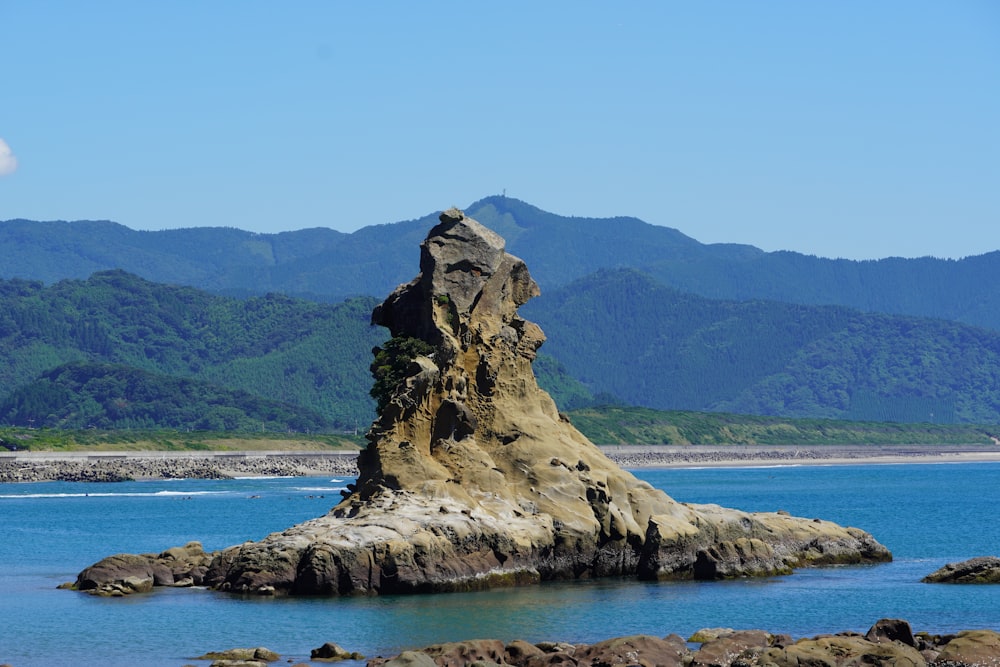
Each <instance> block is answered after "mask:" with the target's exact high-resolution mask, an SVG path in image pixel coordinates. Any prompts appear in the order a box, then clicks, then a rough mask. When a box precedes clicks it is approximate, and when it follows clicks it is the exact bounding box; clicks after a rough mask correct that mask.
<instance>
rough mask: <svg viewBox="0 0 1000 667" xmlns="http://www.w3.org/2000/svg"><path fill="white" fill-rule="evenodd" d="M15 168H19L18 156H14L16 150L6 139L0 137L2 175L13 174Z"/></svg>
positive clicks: (0, 167)
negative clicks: (13, 149) (12, 148)
mask: <svg viewBox="0 0 1000 667" xmlns="http://www.w3.org/2000/svg"><path fill="white" fill-rule="evenodd" d="M15 169H17V158H16V157H14V151H12V150H11V149H10V146H8V145H7V142H6V141H4V140H3V139H0V176H6V175H7V174H13V173H14V170H15Z"/></svg>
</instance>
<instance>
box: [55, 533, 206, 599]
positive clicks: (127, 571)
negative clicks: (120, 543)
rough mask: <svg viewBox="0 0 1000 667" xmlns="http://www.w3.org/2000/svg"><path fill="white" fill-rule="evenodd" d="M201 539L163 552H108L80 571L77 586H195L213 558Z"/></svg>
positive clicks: (100, 591)
mask: <svg viewBox="0 0 1000 667" xmlns="http://www.w3.org/2000/svg"><path fill="white" fill-rule="evenodd" d="M211 559H212V554H209V553H206V552H205V550H204V549H203V548H202V546H201V543H200V542H189V543H188V544H186V545H185V546H183V547H174V548H172V549H168V550H167V551H164V552H163V553H161V554H138V555H136V554H116V555H114V556H108V557H107V558H104V559H102V560H100V561H98V562H97V563H95V564H94V565H91V566H90V567H88V568H86V569H85V570H83V571H82V572H80V574H79V575H77V578H76V583H75V584H74V588H76V589H77V590H80V591H85V592H88V593H91V594H94V595H113V596H120V595H128V594H131V593H147V592H149V591H151V590H152V589H153V586H154V585H155V586H193V585H196V584H198V583H200V582H201V581H202V579H203V577H204V572H205V570H206V569H207V566H208V564H209V563H210V562H211Z"/></svg>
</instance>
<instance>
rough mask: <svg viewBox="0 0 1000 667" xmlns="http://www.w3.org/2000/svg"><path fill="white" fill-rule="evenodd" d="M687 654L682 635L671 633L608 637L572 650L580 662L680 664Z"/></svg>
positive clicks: (665, 665)
mask: <svg viewBox="0 0 1000 667" xmlns="http://www.w3.org/2000/svg"><path fill="white" fill-rule="evenodd" d="M688 655H690V651H689V650H688V647H687V644H686V643H685V642H684V640H683V639H682V638H681V637H678V636H677V635H670V636H669V637H666V638H664V639H660V638H658V637H651V636H649V635H633V636H631V637H618V638H616V639H608V640H606V641H603V642H599V643H597V644H593V645H591V646H587V647H585V648H579V649H577V650H576V651H575V652H574V653H573V659H574V660H575V661H576V662H577V664H579V665H644V666H648V667H652V666H653V665H663V666H664V667H681V665H683V664H684V657H685V656H688Z"/></svg>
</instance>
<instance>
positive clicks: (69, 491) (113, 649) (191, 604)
mask: <svg viewBox="0 0 1000 667" xmlns="http://www.w3.org/2000/svg"><path fill="white" fill-rule="evenodd" d="M637 474H638V475H639V476H640V477H642V478H644V479H646V480H648V481H649V482H651V483H652V484H654V485H655V486H657V487H659V488H662V489H664V490H665V491H667V492H668V493H669V494H670V495H672V496H673V497H674V498H677V499H678V500H682V501H687V502H698V503H702V502H712V503H718V504H720V505H724V506H729V507H738V508H741V509H746V510H776V509H785V510H788V511H789V512H791V513H792V514H796V515H799V516H806V517H822V518H825V519H830V520H833V521H837V522H839V523H844V524H848V525H853V526H858V527H861V528H865V529H866V530H869V531H871V532H872V533H873V534H874V535H875V536H876V537H877V538H878V539H879V540H880V541H882V542H883V543H884V544H886V545H887V546H888V547H889V548H890V549H892V551H893V553H894V555H895V558H896V559H895V562H893V563H890V564H884V565H877V566H863V567H834V568H824V569H817V570H802V571H799V572H797V573H795V574H793V575H791V576H787V577H776V578H771V579H761V580H750V581H727V582H697V583H696V582H682V583H662V584H653V583H641V582H634V581H620V580H614V581H598V582H579V583H569V584H551V585H543V586H539V587H534V588H528V589H518V590H503V591H494V592H487V593H469V594H450V595H434V596H420V597H381V598H364V599H304V600H303V599H266V598H251V599H242V598H237V597H231V596H227V595H222V594H217V593H213V592H210V591H204V590H191V589H186V590H184V589H181V590H173V589H162V590H161V589H158V590H157V591H156V592H154V593H153V594H150V595H145V596H138V597H132V598H127V599H104V598H96V597H91V596H88V595H83V594H79V593H75V592H72V591H64V590H57V589H56V586H57V585H58V584H60V583H62V582H65V581H71V580H73V579H74V578H75V576H76V573H77V572H78V571H79V570H81V569H82V568H84V567H85V566H87V565H89V564H91V563H93V562H95V561H97V560H99V559H100V558H102V557H104V556H107V555H110V554H113V553H118V552H132V553H136V552H144V551H147V552H152V551H156V552H158V551H162V550H163V549H165V548H167V547H171V546H175V545H180V544H184V543H185V542H187V541H190V540H194V539H197V540H200V541H201V542H202V543H203V544H204V545H205V548H206V549H218V548H222V547H225V546H229V545H232V544H237V543H240V542H243V541H245V540H252V539H259V538H261V537H263V536H264V535H265V534H267V533H269V532H272V531H276V530H281V529H283V528H285V527H287V526H289V525H291V524H293V523H296V522H299V521H302V520H304V519H307V518H311V517H313V516H317V515H319V514H322V513H324V512H326V511H327V510H328V509H329V508H330V507H332V506H333V505H334V504H335V503H336V502H337V500H339V497H340V496H339V493H338V491H339V489H341V488H342V487H343V486H344V484H345V482H346V481H350V480H340V479H329V478H297V479H241V480H227V481H200V480H181V481H169V482H164V481H156V482H134V483H133V482H130V483H119V484H69V483H55V482H46V483H32V484H17V485H12V484H7V485H3V484H0V527H2V531H0V535H2V539H0V563H2V570H0V663H4V662H7V663H10V664H12V665H14V667H28V666H34V665H38V666H42V665H44V666H46V667H52V666H56V665H109V666H111V667H118V666H124V665H136V664H142V665H150V666H158V665H164V666H170V667H180V665H183V664H204V665H207V664H208V663H207V662H206V663H195V662H194V661H193V660H192V658H193V657H195V656H198V655H201V654H203V653H205V652H207V651H211V650H223V649H228V648H233V647H237V646H267V647H268V648H270V649H272V650H275V651H278V652H279V653H281V654H282V656H283V659H292V660H294V661H296V662H299V661H302V662H308V657H309V651H310V649H312V648H315V647H318V646H320V645H322V644H323V643H325V642H328V641H333V642H337V643H338V644H340V645H341V646H343V647H345V648H347V649H349V650H354V651H359V652H361V653H363V654H365V655H367V656H373V655H378V654H382V655H388V654H391V653H395V652H398V651H399V650H402V649H405V648H412V647H415V646H423V645H427V644H432V643H437V642H442V641H449V640H457V639H469V638H476V637H496V638H500V639H504V640H510V639H515V638H521V639H527V640H529V641H540V640H545V639H558V640H566V641H577V642H587V641H594V640H598V639H602V638H607V637H612V636H620V635H627V634H635V633H645V634H653V635H660V636H662V635H666V634H669V633H678V634H681V635H683V636H688V635H689V634H690V633H692V632H694V631H695V630H697V629H699V628H702V627H732V628H762V629H766V630H770V631H773V632H787V633H790V634H792V635H793V636H796V637H798V636H808V635H813V634H818V633H821V632H834V631H841V630H856V631H862V632H863V631H865V630H867V628H868V627H869V626H870V625H871V624H872V623H873V622H874V621H875V620H877V619H879V618H883V617H894V618H905V619H908V620H909V621H910V622H911V623H912V625H913V626H914V629H922V630H929V631H933V632H947V631H954V630H959V629H967V628H980V627H985V628H992V629H995V630H1000V586H981V587H968V586H943V585H936V586H932V585H928V584H921V583H919V580H920V578H921V577H922V576H924V575H925V574H928V573H929V572H932V571H933V570H935V569H937V568H938V567H940V566H941V565H943V564H944V563H946V562H949V561H956V560H962V559H965V558H969V557H972V556H980V555H996V554H997V553H998V552H1000V518H998V511H1000V503H998V500H1000V464H992V463H990V464H954V465H948V464H939V465H889V466H864V465H856V466H828V467H820V466H817V467H776V468H732V469H695V470H642V471H638V472H637Z"/></svg>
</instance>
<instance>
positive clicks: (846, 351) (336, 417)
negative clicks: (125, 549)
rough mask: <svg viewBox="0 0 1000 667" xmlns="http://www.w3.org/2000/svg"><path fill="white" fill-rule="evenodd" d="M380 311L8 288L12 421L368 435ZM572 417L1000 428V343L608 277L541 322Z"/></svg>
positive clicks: (65, 286) (920, 323) (547, 374)
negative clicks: (706, 413)
mask: <svg viewBox="0 0 1000 667" xmlns="http://www.w3.org/2000/svg"><path fill="white" fill-rule="evenodd" d="M374 304H375V300H374V299H371V298H357V299H351V300H348V301H345V302H343V303H339V304H320V303H315V302H310V301H306V300H300V299H293V298H290V297H287V296H282V295H273V294H272V295H267V296H263V297H254V298H250V299H246V300H240V299H234V298H228V297H221V296H216V295H211V294H208V293H206V292H202V291H199V290H196V289H194V288H189V287H177V286H170V285H161V284H157V283H152V282H149V281H146V280H143V279H141V278H138V277H137V276H133V275H131V274H127V273H125V272H122V271H110V272H102V273H97V274H95V275H94V276H92V277H91V278H89V279H87V280H66V281H60V282H58V283H56V284H54V285H51V286H48V287H46V286H44V285H43V284H42V283H40V282H30V281H24V280H9V281H0V388H2V392H0V423H8V424H19V425H30V424H33V425H36V426H73V427H86V426H89V425H91V424H93V425H95V426H98V427H116V426H117V427H121V426H131V427H143V428H157V427H165V426H169V427H174V428H212V429H222V428H225V429H245V428H248V427H249V426H254V427H256V425H257V424H258V423H262V425H263V426H264V427H266V428H290V429H294V430H318V429H319V430H321V429H333V430H352V431H353V430H354V429H361V430H364V429H365V428H367V426H368V425H369V424H370V422H371V419H372V418H373V416H374V411H373V406H374V403H373V401H372V399H371V397H370V396H369V393H368V392H369V388H370V387H371V386H372V378H371V375H370V372H369V365H370V364H371V363H372V348H373V347H374V346H376V345H380V344H382V342H383V341H384V340H385V338H386V337H387V335H388V334H387V332H386V331H385V330H384V329H382V328H380V327H372V326H371V325H370V324H369V319H370V315H371V309H372V307H373V306H374ZM522 313H523V314H524V315H525V317H528V318H529V319H532V320H534V321H536V322H538V323H539V324H540V325H541V326H542V328H543V329H544V330H545V332H546V334H547V336H548V342H547V343H546V344H545V346H544V347H543V348H542V350H541V352H542V354H541V355H540V356H539V358H538V360H537V361H536V363H535V370H536V373H537V375H538V376H539V383H540V384H541V385H542V386H543V387H544V388H545V389H547V390H548V391H550V392H552V394H553V397H554V398H555V399H556V401H557V403H558V404H559V405H560V407H561V408H563V409H571V408H577V407H581V406H586V405H593V404H595V403H603V402H615V401H619V402H625V403H628V404H633V405H640V406H646V407H653V408H660V409H690V410H710V411H726V412H736V413H748V414H762V415H779V416H785V417H812V418H816V417H833V418H849V419H862V420H889V421H929V422H943V423H950V422H971V423H1000V333H998V332H994V331H991V330H986V329H981V328H976V327H970V326H967V325H962V324H957V323H954V322H948V321H944V320H931V319H920V318H912V317H900V316H889V315H879V314H866V313H862V312H859V311H855V310H851V309H848V308H843V307H836V306H826V307H816V306H802V305H789V304H782V303H777V302H769V301H751V302H731V301H718V300H710V299H705V298H702V297H697V296H694V295H691V294H684V293H682V292H679V291H677V290H674V289H672V288H668V287H665V286H663V285H661V284H659V283H657V282H656V281H655V280H654V279H653V278H651V277H649V276H646V275H644V274H641V273H639V272H636V271H633V270H629V269H625V270H609V271H604V272H600V273H598V274H595V275H592V276H589V277H587V278H584V279H581V280H579V281H577V282H575V283H572V284H571V285H568V286H566V287H564V288H562V289H557V290H550V291H548V292H547V293H545V294H543V295H542V296H541V297H538V298H537V299H533V300H532V301H530V302H529V303H528V304H526V305H525V306H523V307H522Z"/></svg>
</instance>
